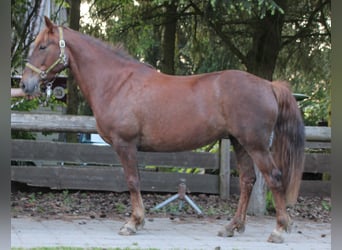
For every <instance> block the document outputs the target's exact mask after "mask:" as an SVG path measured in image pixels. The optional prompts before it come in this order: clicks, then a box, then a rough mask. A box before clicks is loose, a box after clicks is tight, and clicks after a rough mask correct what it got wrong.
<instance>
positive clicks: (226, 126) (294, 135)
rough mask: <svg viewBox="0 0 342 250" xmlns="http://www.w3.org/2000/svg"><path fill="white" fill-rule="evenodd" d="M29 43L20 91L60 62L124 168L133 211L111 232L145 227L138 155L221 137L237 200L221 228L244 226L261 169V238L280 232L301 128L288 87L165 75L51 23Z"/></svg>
mask: <svg viewBox="0 0 342 250" xmlns="http://www.w3.org/2000/svg"><path fill="white" fill-rule="evenodd" d="M45 24H46V28H45V29H44V30H43V31H41V32H40V34H39V35H38V36H37V38H36V40H35V43H34V46H35V47H34V50H33V52H32V55H31V56H30V58H29V62H28V63H27V64H26V68H25V70H24V73H23V76H22V82H21V87H22V89H23V90H24V92H25V93H27V94H32V93H33V92H35V91H37V90H38V89H39V85H40V84H46V83H47V82H49V81H52V80H53V79H54V77H55V75H56V74H57V73H59V72H60V71H61V70H63V69H64V68H66V67H69V68H70V70H71V71H72V73H73V75H74V77H75V79H76V81H77V84H78V86H79V88H80V90H81V91H82V93H83V95H84V96H85V98H86V100H87V101H88V103H89V104H90V106H91V108H92V110H93V113H94V117H95V119H96V123H97V129H98V132H99V134H100V135H101V136H102V138H103V139H104V140H105V141H106V142H108V143H109V144H111V145H112V147H113V148H114V150H115V151H116V153H117V154H118V156H119V158H120V161H121V163H122V166H123V168H124V173H125V179H126V182H127V185H128V189H129V192H130V197H131V204H132V214H131V217H130V218H129V220H128V221H127V222H126V223H125V224H124V226H123V227H122V228H121V230H120V232H119V233H120V234H122V235H131V234H135V233H136V231H137V229H139V228H140V227H141V226H143V224H144V216H145V212H144V205H143V201H142V198H141V194H140V179H139V173H138V169H137V151H138V150H140V151H163V152H171V151H174V152H175V151H184V150H191V149H195V148H198V147H201V146H204V145H207V144H209V143H211V142H213V141H216V140H218V139H221V138H230V139H231V141H232V145H233V146H234V148H235V152H236V156H237V162H238V167H239V171H240V190H241V195H240V200H239V204H238V208H237V211H236V214H235V216H234V218H233V219H232V220H231V222H230V223H229V224H228V225H227V226H225V227H224V228H223V229H222V230H221V231H220V232H219V235H220V236H233V234H234V231H238V232H243V231H244V228H245V221H246V209H247V204H248V202H249V198H250V194H251V190H252V188H253V184H254V182H255V179H256V177H255V173H254V167H253V166H254V164H255V165H256V166H257V167H258V168H259V169H260V171H261V173H262V174H263V177H264V178H265V181H266V183H267V186H268V187H269V188H270V190H271V191H272V193H273V197H274V200H275V204H276V217H277V223H276V228H275V229H274V231H273V232H272V233H271V235H270V237H269V238H268V240H269V241H270V242H283V236H282V232H283V231H289V229H290V225H291V222H290V218H289V216H288V214H287V211H286V205H288V204H293V203H294V202H296V200H297V195H298V190H299V186H300V181H301V174H302V170H303V161H304V126H303V122H302V118H301V113H300V111H299V109H298V107H297V103H296V101H295V99H294V98H293V96H292V94H291V91H290V90H289V88H288V86H287V84H285V83H282V82H270V81H267V80H264V79H261V78H259V77H257V76H254V75H252V74H249V73H246V72H242V71H238V70H226V71H220V72H213V73H207V74H200V75H192V76H170V75H166V74H163V73H160V72H158V71H157V70H155V69H153V68H152V67H151V66H149V65H147V64H144V63H141V62H139V61H138V60H135V59H133V58H132V57H131V56H129V55H128V54H127V53H126V52H125V51H124V50H123V49H121V48H115V47H112V46H109V45H107V44H105V43H103V42H101V41H99V40H97V39H95V38H92V37H89V36H87V35H84V34H81V33H79V32H76V31H74V30H72V29H69V28H66V27H60V26H56V25H55V24H53V23H52V22H51V21H50V20H49V19H48V18H46V17H45Z"/></svg>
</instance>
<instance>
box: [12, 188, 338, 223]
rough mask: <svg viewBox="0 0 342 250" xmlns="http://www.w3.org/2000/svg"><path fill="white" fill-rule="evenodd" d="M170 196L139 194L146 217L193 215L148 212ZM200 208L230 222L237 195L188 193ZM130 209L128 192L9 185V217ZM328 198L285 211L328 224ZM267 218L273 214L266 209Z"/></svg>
mask: <svg viewBox="0 0 342 250" xmlns="http://www.w3.org/2000/svg"><path fill="white" fill-rule="evenodd" d="M172 195H173V194H157V193H143V194H142V196H143V200H144V204H145V210H146V214H147V216H148V217H170V218H172V217H182V216H187V217H189V216H197V214H196V212H195V211H194V210H193V209H192V208H191V207H190V206H189V205H188V204H187V203H186V202H185V204H184V206H183V209H182V210H181V211H179V209H178V207H179V202H178V200H175V201H173V202H172V203H170V204H168V205H167V206H165V207H163V208H162V209H160V210H158V211H151V209H152V208H153V207H155V206H156V205H158V204H160V203H161V202H163V201H164V200H166V199H167V198H169V197H171V196H172ZM188 195H189V197H190V198H191V199H192V200H193V201H194V202H195V203H196V204H197V205H198V206H199V207H200V208H201V209H202V211H203V212H204V214H205V216H206V217H211V218H215V219H230V218H231V217H232V216H233V215H234V212H235V210H236V207H237V202H238V196H232V197H231V198H230V199H229V200H228V201H223V200H221V199H220V198H219V196H217V195H206V194H188ZM130 211H131V206H130V200H129V194H128V193H115V192H93V191H70V190H62V191H56V190H50V189H44V188H32V187H27V186H25V185H18V184H16V185H14V186H12V193H11V215H12V217H14V218H16V217H22V216H29V217H35V218H41V219H67V218H121V219H123V218H125V217H128V216H129V215H130ZM330 211H331V199H330V197H299V198H298V203H297V204H296V205H295V206H294V207H293V208H291V209H289V213H290V215H291V216H292V217H293V218H294V219H307V220H312V221H317V222H324V223H330V222H331V214H330ZM268 215H274V210H272V209H270V210H269V211H268Z"/></svg>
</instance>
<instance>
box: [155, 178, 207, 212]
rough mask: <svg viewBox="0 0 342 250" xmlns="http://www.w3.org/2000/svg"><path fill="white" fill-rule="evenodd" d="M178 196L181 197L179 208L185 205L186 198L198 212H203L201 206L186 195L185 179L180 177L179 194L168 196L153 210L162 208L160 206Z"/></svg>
mask: <svg viewBox="0 0 342 250" xmlns="http://www.w3.org/2000/svg"><path fill="white" fill-rule="evenodd" d="M177 198H178V199H180V201H179V207H178V209H179V210H181V209H182V207H183V205H184V200H185V201H187V202H188V203H189V204H190V205H191V207H192V208H193V209H195V210H196V212H197V213H198V214H199V215H202V214H203V213H202V211H201V209H199V207H198V206H197V205H196V204H195V203H194V202H193V201H192V200H191V199H190V197H189V196H187V195H186V184H185V179H180V183H179V185H178V194H175V195H173V196H172V197H170V198H168V199H167V200H165V201H163V202H162V203H160V204H159V205H157V206H155V207H154V208H153V209H152V210H157V209H160V208H162V207H164V206H165V205H167V204H169V203H170V202H172V201H174V200H176V199H177Z"/></svg>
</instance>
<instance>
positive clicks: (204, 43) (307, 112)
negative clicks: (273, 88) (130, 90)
mask: <svg viewBox="0 0 342 250" xmlns="http://www.w3.org/2000/svg"><path fill="white" fill-rule="evenodd" d="M35 2H39V1H35ZM85 2H86V3H88V4H89V6H90V10H89V12H88V13H89V17H90V20H91V21H90V22H87V23H86V22H85V21H88V20H85V19H82V20H81V31H82V32H85V33H88V34H90V35H92V36H95V37H99V38H101V39H103V40H106V41H108V42H109V43H113V44H116V43H123V44H124V46H125V47H126V49H127V50H128V52H129V53H130V54H131V55H133V56H134V57H136V58H137V59H139V60H141V61H145V62H148V63H149V64H151V65H153V66H155V67H156V68H157V69H158V68H159V69H160V65H161V60H162V49H161V47H162V46H161V45H162V42H163V35H162V34H163V31H164V29H165V25H166V23H165V22H166V19H165V12H166V9H167V8H166V6H167V5H168V4H169V3H170V0H152V1H141V0H137V1H131V0H124V1H122V0H120V1H119V0H96V1H95V0H87V1H85ZM57 3H58V4H60V5H61V6H62V5H65V4H67V1H63V0H59V1H57ZM174 3H175V4H176V5H177V11H176V13H174V15H175V16H176V18H177V31H176V46H175V60H174V61H175V73H176V74H182V75H189V74H197V73H203V72H212V71H218V70H223V69H241V70H250V65H257V64H258V61H253V60H258V58H256V57H253V56H252V54H253V53H252V52H255V51H260V50H259V49H256V48H254V47H253V46H261V45H262V44H261V43H260V42H259V44H258V43H256V41H257V40H258V39H259V40H260V41H263V40H262V39H263V37H258V35H260V36H261V35H262V34H271V33H270V32H268V31H269V30H270V29H269V28H270V27H269V26H268V25H267V23H264V22H263V21H264V20H267V18H269V17H270V16H277V18H279V20H283V24H282V25H280V26H278V27H279V29H281V39H280V47H279V48H275V47H269V48H267V50H266V51H265V55H260V56H261V57H263V56H266V53H268V52H274V53H275V54H276V65H275V70H274V73H273V79H283V80H288V81H289V82H290V83H291V85H292V87H293V91H294V92H298V93H303V94H306V95H308V96H309V98H308V99H307V100H305V101H302V102H301V103H300V105H301V108H302V110H303V113H304V119H305V123H306V125H316V124H317V122H318V121H320V120H329V116H330V114H329V112H330V111H329V110H330V103H331V100H330V89H331V73H330V51H331V41H330V39H331V35H330V33H331V32H330V29H331V17H330V16H331V6H330V1H329V0H324V1H315V0H308V1H298V0H286V1H279V0H258V1H253V0H231V1H220V0H204V1H203V0H193V1H184V0H181V1H175V2H174ZM11 4H12V27H13V34H12V38H11V39H12V43H13V46H12V50H11V51H12V69H13V70H12V72H13V73H15V72H16V71H15V70H16V69H17V68H18V67H19V68H20V65H22V64H23V58H25V57H26V54H27V49H28V46H29V45H30V43H31V42H32V37H31V36H30V35H29V33H28V30H26V29H25V27H26V28H27V25H26V23H27V22H26V21H27V16H29V15H27V11H28V10H29V9H33V8H32V7H34V6H28V5H30V4H31V5H32V3H31V2H30V1H23V0H20V1H12V2H11ZM64 7H67V8H68V7H69V6H64ZM270 20H273V19H270ZM265 30H266V31H267V32H266V33H265ZM24 38H25V39H24ZM264 38H265V39H267V37H264ZM277 49H279V51H277ZM265 67H268V66H267V65H261V68H265ZM25 105H26V104H25ZM32 105H36V104H32Z"/></svg>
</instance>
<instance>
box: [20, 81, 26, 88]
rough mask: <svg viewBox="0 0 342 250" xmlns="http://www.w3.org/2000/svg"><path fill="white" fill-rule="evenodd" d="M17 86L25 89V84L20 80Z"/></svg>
mask: <svg viewBox="0 0 342 250" xmlns="http://www.w3.org/2000/svg"><path fill="white" fill-rule="evenodd" d="M19 87H20V88H21V89H22V90H25V87H26V86H25V84H24V83H22V82H21V83H20V85H19Z"/></svg>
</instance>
